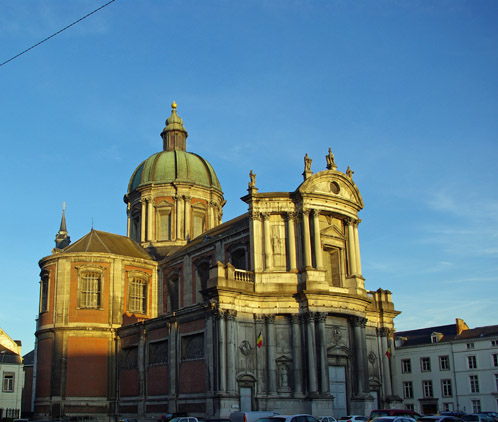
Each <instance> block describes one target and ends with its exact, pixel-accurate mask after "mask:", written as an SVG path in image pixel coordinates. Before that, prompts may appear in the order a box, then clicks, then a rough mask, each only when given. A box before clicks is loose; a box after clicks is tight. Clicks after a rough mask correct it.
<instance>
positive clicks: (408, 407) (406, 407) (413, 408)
mask: <svg viewBox="0 0 498 422" xmlns="http://www.w3.org/2000/svg"><path fill="white" fill-rule="evenodd" d="M405 409H406V410H415V406H414V405H413V404H412V403H406V404H405Z"/></svg>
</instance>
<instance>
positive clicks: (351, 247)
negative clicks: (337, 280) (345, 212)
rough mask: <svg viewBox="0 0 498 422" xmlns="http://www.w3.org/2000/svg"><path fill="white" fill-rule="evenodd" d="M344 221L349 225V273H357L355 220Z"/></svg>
mask: <svg viewBox="0 0 498 422" xmlns="http://www.w3.org/2000/svg"><path fill="white" fill-rule="evenodd" d="M344 223H345V224H346V225H347V226H348V252H349V267H350V268H349V275H356V259H355V247H354V231H353V222H352V221H351V220H350V219H348V220H344Z"/></svg>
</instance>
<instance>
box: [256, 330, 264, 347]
mask: <svg viewBox="0 0 498 422" xmlns="http://www.w3.org/2000/svg"><path fill="white" fill-rule="evenodd" d="M256 345H257V346H258V348H259V347H262V346H263V333H262V332H261V331H260V332H259V336H258V339H257V340H256Z"/></svg>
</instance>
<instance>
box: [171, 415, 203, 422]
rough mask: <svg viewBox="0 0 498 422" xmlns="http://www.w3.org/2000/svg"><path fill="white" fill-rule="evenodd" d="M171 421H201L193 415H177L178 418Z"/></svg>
mask: <svg viewBox="0 0 498 422" xmlns="http://www.w3.org/2000/svg"><path fill="white" fill-rule="evenodd" d="M169 422H199V420H198V419H197V418H194V417H193V416H177V417H176V418H173V419H171V420H170V421H169Z"/></svg>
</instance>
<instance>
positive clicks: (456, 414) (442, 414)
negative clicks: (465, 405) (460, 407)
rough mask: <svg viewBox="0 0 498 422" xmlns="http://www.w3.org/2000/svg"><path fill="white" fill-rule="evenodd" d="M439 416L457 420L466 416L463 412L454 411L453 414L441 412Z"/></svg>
mask: <svg viewBox="0 0 498 422" xmlns="http://www.w3.org/2000/svg"><path fill="white" fill-rule="evenodd" d="M439 414H440V415H441V416H455V417H457V418H461V417H462V416H463V415H466V413H465V412H461V411H454V412H441V413H439Z"/></svg>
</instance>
